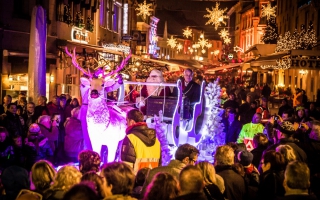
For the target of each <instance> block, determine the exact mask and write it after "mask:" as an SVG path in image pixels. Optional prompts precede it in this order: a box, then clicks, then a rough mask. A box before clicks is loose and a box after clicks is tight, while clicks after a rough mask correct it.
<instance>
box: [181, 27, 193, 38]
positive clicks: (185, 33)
mask: <svg viewBox="0 0 320 200" xmlns="http://www.w3.org/2000/svg"><path fill="white" fill-rule="evenodd" d="M182 30H183V36H184V37H186V38H189V37H191V36H192V29H189V27H187V28H186V29H182Z"/></svg>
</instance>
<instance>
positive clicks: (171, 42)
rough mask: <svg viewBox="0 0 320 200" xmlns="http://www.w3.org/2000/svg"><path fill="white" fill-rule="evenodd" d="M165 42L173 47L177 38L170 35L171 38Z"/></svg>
mask: <svg viewBox="0 0 320 200" xmlns="http://www.w3.org/2000/svg"><path fill="white" fill-rule="evenodd" d="M167 44H168V46H170V47H171V49H173V48H175V47H176V46H177V39H175V38H173V36H172V35H171V38H170V39H167Z"/></svg>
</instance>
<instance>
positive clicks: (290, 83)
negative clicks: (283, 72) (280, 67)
mask: <svg viewBox="0 0 320 200" xmlns="http://www.w3.org/2000/svg"><path fill="white" fill-rule="evenodd" d="M291 81H292V80H291V76H289V85H292V82H291Z"/></svg>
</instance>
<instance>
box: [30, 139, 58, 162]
mask: <svg viewBox="0 0 320 200" xmlns="http://www.w3.org/2000/svg"><path fill="white" fill-rule="evenodd" d="M37 140H38V143H37V142H36V141H28V143H27V144H26V147H27V148H28V156H29V158H30V159H31V160H30V161H29V162H30V163H35V162H37V161H39V160H50V158H51V157H52V156H53V151H52V149H51V147H50V145H49V142H48V138H46V137H44V136H43V135H39V136H38V139H37Z"/></svg>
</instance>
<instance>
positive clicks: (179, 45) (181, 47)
mask: <svg viewBox="0 0 320 200" xmlns="http://www.w3.org/2000/svg"><path fill="white" fill-rule="evenodd" d="M177 49H178V52H180V51H181V50H182V49H183V46H182V44H181V43H179V44H178V45H177Z"/></svg>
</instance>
